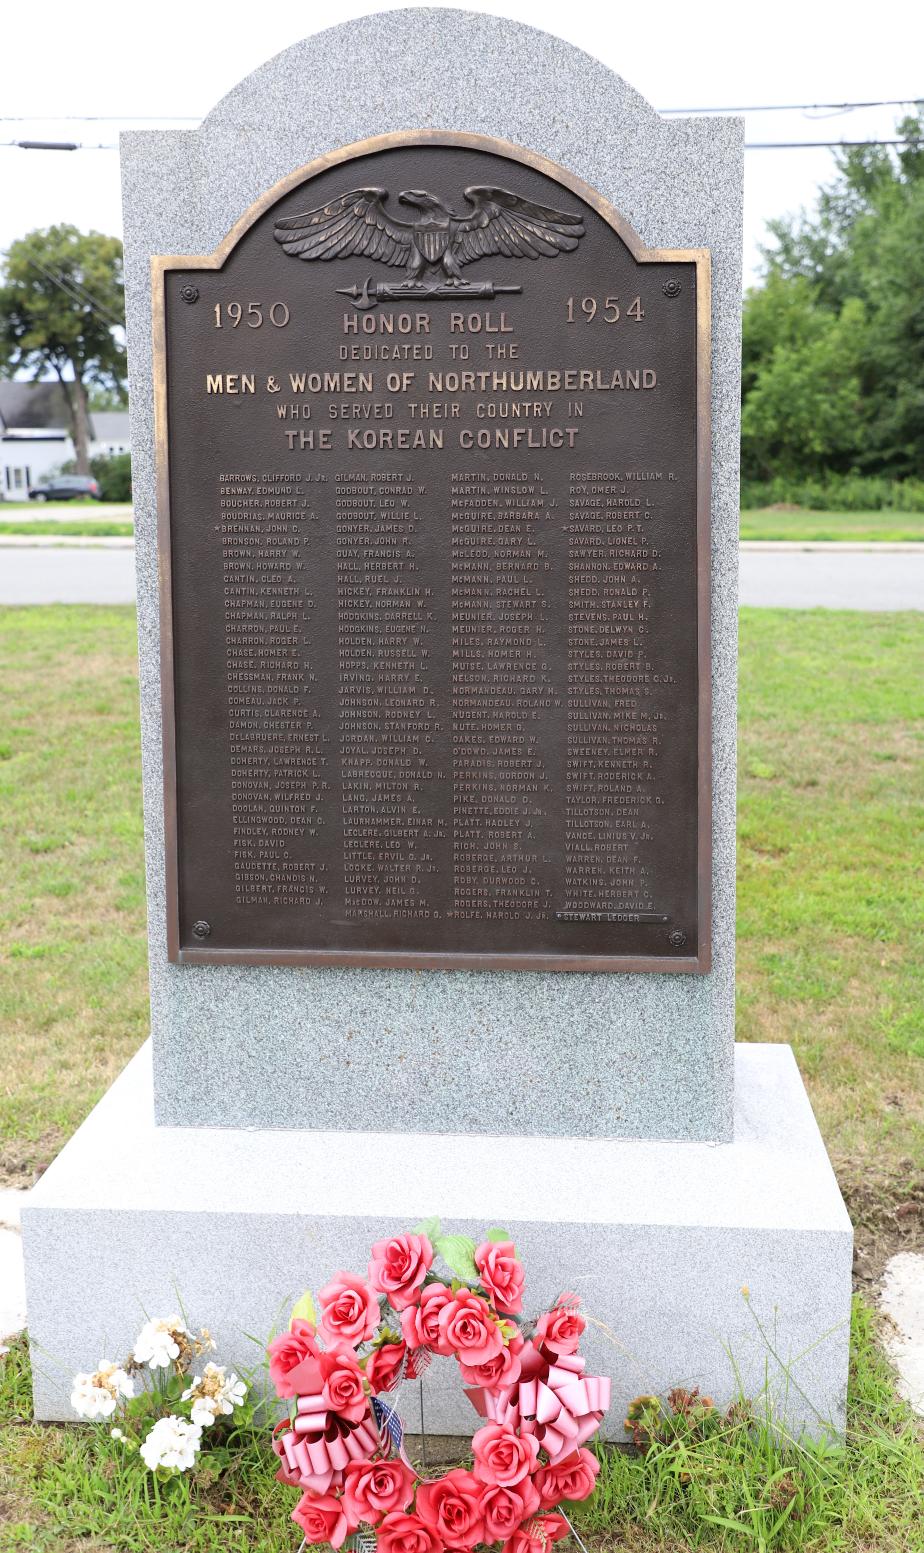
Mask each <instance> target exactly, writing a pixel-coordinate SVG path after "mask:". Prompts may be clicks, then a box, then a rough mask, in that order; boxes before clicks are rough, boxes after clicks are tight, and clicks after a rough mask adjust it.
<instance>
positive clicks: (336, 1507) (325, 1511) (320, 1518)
mask: <svg viewBox="0 0 924 1553" xmlns="http://www.w3.org/2000/svg"><path fill="white" fill-rule="evenodd" d="M292 1519H293V1521H295V1522H296V1524H297V1525H299V1526H300V1527H301V1529H302V1531H303V1532H304V1534H305V1541H306V1542H329V1543H330V1545H331V1547H332V1548H339V1547H340V1546H341V1545H342V1544H343V1542H344V1541H345V1540H346V1538H347V1537H348V1536H349V1535H350V1533H351V1532H353V1531H355V1530H356V1527H357V1525H358V1524H359V1523H358V1521H354V1522H353V1524H352V1525H351V1524H350V1522H349V1520H348V1519H347V1516H346V1515H345V1514H344V1504H343V1501H342V1499H335V1498H334V1496H333V1494H312V1493H305V1494H302V1497H301V1499H300V1500H299V1501H298V1504H297V1505H296V1506H295V1509H294V1510H293V1511H292Z"/></svg>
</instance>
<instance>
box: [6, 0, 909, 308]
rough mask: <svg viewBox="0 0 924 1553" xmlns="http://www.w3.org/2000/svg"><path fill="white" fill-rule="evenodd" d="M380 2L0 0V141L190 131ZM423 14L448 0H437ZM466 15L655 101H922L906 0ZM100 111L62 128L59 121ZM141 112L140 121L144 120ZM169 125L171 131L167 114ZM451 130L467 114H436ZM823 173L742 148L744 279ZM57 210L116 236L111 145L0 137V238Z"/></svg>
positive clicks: (879, 130)
mask: <svg viewBox="0 0 924 1553" xmlns="http://www.w3.org/2000/svg"><path fill="white" fill-rule="evenodd" d="M398 8H400V7H397V6H392V5H389V4H387V3H384V4H378V5H374V4H372V5H370V4H366V5H363V4H358V5H357V4H350V3H348V0H308V3H305V0H301V3H296V0H273V3H272V4H271V5H264V4H260V3H256V0H250V3H249V4H246V5H244V4H240V3H239V4H237V5H234V6H232V4H230V3H228V0H222V3H220V4H219V3H215V0H200V3H199V4H198V5H192V4H190V3H189V0H157V3H156V4H151V3H148V4H146V5H143V6H142V5H138V4H137V3H135V4H133V3H132V0H119V3H112V0H94V3H93V4H92V5H90V6H76V5H74V4H73V0H43V3H42V4H41V5H35V4H34V5H25V4H15V5H14V4H13V0H4V3H3V5H2V19H0V38H2V45H3V56H4V63H3V68H2V70H0V141H7V140H21V139H52V140H56V139H67V140H78V141H82V142H84V143H87V144H91V145H96V144H98V143H99V142H105V143H107V144H109V145H111V144H113V143H114V142H115V141H116V140H117V135H118V129H119V124H118V123H115V122H105V120H106V119H112V118H119V117H122V118H123V119H124V120H125V122H126V125H127V124H128V123H129V120H131V121H132V122H133V123H134V124H135V127H140V124H141V118H142V116H145V123H146V124H150V126H151V127H157V124H158V122H159V121H160V120H162V119H167V118H173V117H181V118H188V119H189V121H190V127H192V125H193V124H194V123H196V122H197V121H198V120H199V119H200V118H201V117H203V116H204V115H205V114H206V113H207V112H208V110H209V109H210V108H211V107H212V106H213V104H214V103H215V102H217V101H218V99H219V98H220V97H222V96H223V95H224V94H225V92H227V91H228V90H229V89H230V88H231V87H232V86H233V85H234V84H235V82H236V81H238V80H239V79H240V78H241V77H242V76H244V75H247V74H249V72H250V71H251V70H253V69H255V68H256V67H257V66H258V65H260V64H262V63H263V61H264V60H266V59H269V58H270V57H271V56H272V55H273V54H276V53H278V52H279V51H280V50H281V49H284V48H286V47H287V46H288V45H289V44H291V43H294V42H296V41H297V40H298V39H299V38H300V37H304V36H306V35H307V34H310V33H312V32H318V31H321V30H322V29H323V28H325V27H329V26H333V25H335V24H336V23H337V22H342V21H347V20H349V19H350V18H351V17H354V16H362V15H365V14H368V13H369V12H370V11H375V10H379V11H382V10H391V9H398ZM436 8H437V9H445V8H446V7H445V6H443V5H442V4H440V3H439V0H438V3H437V6H436ZM468 8H469V9H471V10H478V11H486V12H489V13H492V14H494V15H502V16H509V17H512V18H514V19H516V20H517V21H523V22H529V23H530V24H531V25H533V26H536V27H541V28H544V29H545V30H546V31H548V32H554V33H557V34H558V35H559V36H560V37H563V38H566V39H568V41H569V42H571V43H574V44H577V45H578V46H579V47H580V48H583V49H585V50H586V51H587V52H588V53H591V54H595V55H596V56H597V58H599V59H601V60H603V61H604V63H605V64H607V65H609V66H610V68H611V69H613V70H615V71H616V72H617V73H618V74H619V75H622V76H624V77H625V79H626V80H627V81H629V82H630V83H631V84H632V85H633V86H634V87H636V88H637V89H638V90H639V91H640V92H641V93H642V94H643V96H645V97H647V98H648V100H649V102H651V103H652V104H653V105H654V106H655V107H656V108H659V109H667V108H700V109H702V108H710V109H714V108H724V107H742V106H751V105H754V106H760V105H766V104H771V103H784V104H790V103H797V104H801V103H827V102H830V103H841V102H855V101H864V102H865V101H870V100H874V99H884V98H914V97H915V96H916V95H917V96H919V97H920V96H924V5H922V4H921V3H920V0H883V3H880V4H879V5H872V4H870V0H862V3H857V0H839V3H837V4H833V3H831V0H801V3H798V0H773V3H770V4H761V5H758V4H756V3H754V0H698V3H697V4H691V3H690V0H656V3H652V0H633V4H631V5H628V4H624V3H607V0H596V3H589V0H569V3H568V4H563V3H562V0H558V3H556V4H551V3H549V0H530V3H522V0H503V3H499V4H498V3H486V4H478V3H472V4H471V5H470V6H469V7H468ZM903 111H904V110H903V109H902V108H901V107H882V108H870V109H864V110H857V111H853V112H850V113H838V114H831V113H828V114H825V115H822V114H821V113H805V112H802V111H794V112H786V113H778V112H777V113H756V112H755V113H748V114H747V115H746V127H747V133H746V138H747V140H749V141H754V142H762V141H768V140H769V141H779V140H787V141H803V140H815V139H818V140H839V139H866V138H868V137H883V136H889V135H892V134H894V133H895V124H896V121H897V119H898V117H899V116H900V115H901V113H902V112H903ZM90 115H95V116H98V117H97V120H96V121H95V122H93V121H89V122H75V121H74V120H73V119H72V118H71V116H90ZM148 116H149V117H148ZM174 127H182V125H175V126H174ZM447 127H450V128H458V129H464V128H465V127H466V126H465V125H453V126H447ZM834 172H835V167H834V161H833V155H832V153H831V152H830V151H827V150H807V151H806V150H788V151H773V150H756V149H755V150H751V151H748V152H747V154H746V158H745V279H746V282H747V281H751V282H753V281H754V280H755V279H756V278H757V277H758V274H759V266H760V253H759V245H760V243H761V242H762V241H764V240H765V237H766V231H765V229H766V223H767V221H768V220H769V219H771V218H773V217H777V216H783V215H786V214H788V213H793V212H795V211H797V210H798V209H799V208H800V207H811V205H812V203H813V201H814V199H815V196H816V193H817V189H818V186H819V184H821V183H825V182H827V181H829V180H830V179H831V177H832V176H833V174H834ZM62 221H66V222H71V223H73V224H74V225H75V226H78V227H81V228H83V229H85V230H86V229H90V228H93V229H95V230H97V231H103V232H109V233H116V234H119V235H120V234H121V211H120V200H119V177H118V152H117V151H115V150H85V151H74V152H50V151H23V150H20V149H18V148H15V147H6V146H0V250H3V249H5V248H6V247H7V246H8V244H9V243H10V242H11V241H12V240H13V239H14V238H16V237H19V236H21V235H22V234H23V233H25V232H27V231H31V230H32V229H33V228H35V227H43V226H50V225H51V224H53V223H55V222H62Z"/></svg>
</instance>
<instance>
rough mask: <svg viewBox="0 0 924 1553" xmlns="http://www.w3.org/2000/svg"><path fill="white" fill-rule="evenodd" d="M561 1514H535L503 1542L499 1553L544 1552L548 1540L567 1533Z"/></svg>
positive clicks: (566, 1525)
mask: <svg viewBox="0 0 924 1553" xmlns="http://www.w3.org/2000/svg"><path fill="white" fill-rule="evenodd" d="M568 1530H569V1527H568V1522H567V1521H566V1520H565V1518H564V1516H563V1515H537V1516H534V1517H533V1519H532V1520H531V1521H528V1522H527V1524H526V1525H525V1526H521V1527H520V1530H519V1531H515V1532H514V1534H513V1536H512V1537H510V1538H508V1540H507V1541H506V1542H505V1543H504V1546H503V1548H502V1550H501V1553H546V1550H547V1548H548V1545H549V1543H550V1542H558V1541H559V1539H560V1538H561V1537H567V1535H568Z"/></svg>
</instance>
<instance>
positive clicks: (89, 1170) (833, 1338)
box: [22, 1046, 852, 1439]
mask: <svg viewBox="0 0 924 1553" xmlns="http://www.w3.org/2000/svg"><path fill="white" fill-rule="evenodd" d="M298 1081H299V1080H298V1078H297V1076H295V1075H293V1082H298ZM305 1082H306V1083H310V1076H309V1077H306V1079H305ZM735 1096H736V1101H735V1133H734V1141H733V1142H732V1143H728V1144H717V1145H716V1144H703V1143H692V1142H676V1141H671V1142H657V1141H645V1142H642V1141H634V1140H625V1139H619V1140H609V1139H576V1138H537V1137H509V1138H496V1137H484V1136H449V1135H434V1134H433V1133H419V1134H408V1135H405V1136H400V1135H396V1134H393V1133H372V1132H355V1133H344V1132H304V1131H262V1130H249V1131H244V1130H234V1129H224V1128H223V1129H217V1128H215V1129H210V1128H190V1127H183V1128H172V1127H155V1126H154V1123H153V1105H152V1092H151V1062H150V1052H149V1050H148V1048H145V1049H144V1050H143V1051H141V1052H140V1053H139V1054H138V1056H137V1057H136V1058H135V1059H134V1060H133V1062H132V1063H131V1064H130V1065H129V1066H128V1068H126V1070H125V1072H124V1073H123V1074H122V1075H121V1077H120V1078H119V1079H118V1080H117V1081H116V1083H115V1084H114V1085H113V1087H112V1088H111V1089H110V1091H109V1093H108V1094H107V1095H106V1096H105V1098H104V1099H103V1100H102V1101H101V1102H100V1104H99V1105H98V1106H97V1107H96V1109H95V1110H94V1111H93V1113H92V1114H91V1116H90V1117H89V1118H88V1119H87V1121H86V1122H85V1123H84V1125H83V1126H82V1127H81V1128H80V1130H79V1131H78V1132H77V1134H76V1135H75V1136H74V1137H73V1138H72V1139H71V1141H70V1143H69V1144H68V1145H67V1147H66V1148H65V1149H64V1150H63V1152H62V1153H61V1154H60V1156H59V1157H58V1159H57V1160H56V1161H55V1163H54V1164H53V1165H52V1166H51V1168H50V1169H49V1170H48V1171H47V1173H46V1174H45V1175H44V1176H43V1177H42V1179H41V1181H40V1182H39V1183H38V1185H37V1186H36V1187H35V1188H34V1190H33V1191H32V1193H31V1194H30V1198H29V1204H28V1206H27V1207H26V1208H25V1209H24V1211H23V1216H22V1220H23V1222H22V1229H23V1237H24V1242H25V1254H26V1274H27V1302H28V1312H29V1331H30V1337H31V1341H32V1357H33V1363H34V1366H35V1403H36V1413H37V1416H38V1417H39V1418H44V1419H53V1418H68V1417H70V1416H71V1413H70V1407H69V1402H68V1397H69V1392H70V1378H71V1376H72V1375H73V1374H74V1372H75V1371H77V1370H86V1369H91V1368H92V1367H93V1366H94V1365H95V1364H96V1362H97V1361H98V1360H99V1359H100V1358H101V1357H106V1358H112V1359H118V1358H121V1357H122V1356H123V1355H124V1354H125V1353H127V1351H128V1349H129V1346H130V1344H131V1342H132V1339H133V1338H134V1335H135V1333H136V1331H137V1330H138V1328H139V1327H140V1325H141V1323H142V1321H143V1319H144V1313H145V1312H147V1313H148V1314H150V1315H165V1314H169V1313H170V1312H172V1311H173V1310H175V1309H177V1308H178V1305H179V1304H180V1302H181V1301H182V1304H183V1307H184V1309H185V1311H186V1313H187V1316H188V1319H189V1322H190V1324H191V1325H193V1326H198V1325H207V1326H209V1327H210V1328H211V1329H212V1331H213V1332H214V1333H216V1334H217V1336H218V1338H219V1344H220V1353H219V1357H220V1358H221V1359H222V1360H223V1361H224V1362H229V1363H231V1364H233V1365H234V1366H235V1367H237V1368H241V1367H243V1368H245V1369H249V1368H252V1367H253V1366H254V1365H255V1364H257V1363H259V1362H260V1359H261V1355H260V1352H259V1350H258V1348H257V1347H255V1346H254V1344H253V1342H251V1341H250V1340H249V1339H248V1338H247V1336H246V1335H245V1334H247V1333H251V1334H254V1335H256V1336H258V1337H259V1338H261V1339H263V1338H265V1337H268V1336H269V1334H270V1332H271V1329H272V1328H273V1327H274V1325H275V1326H276V1327H277V1328H278V1327H279V1326H280V1325H285V1324H287V1321H288V1314H289V1310H290V1308H291V1305H292V1303H293V1301H294V1300H295V1299H296V1298H297V1297H298V1296H299V1295H300V1294H301V1293H302V1292H303V1290H304V1289H305V1288H309V1287H310V1288H313V1289H314V1290H317V1289H318V1288H319V1287H320V1286H321V1285H322V1283H323V1282H325V1281H326V1280H327V1278H328V1277H329V1276H330V1275H331V1274H332V1273H334V1272H336V1271H337V1270H338V1269H340V1268H350V1269H353V1270H355V1271H364V1269H365V1264H366V1259H367V1255H368V1249H369V1246H370V1244H371V1242H372V1241H373V1240H374V1239H378V1238H379V1237H380V1236H382V1235H383V1234H387V1233H388V1232H389V1231H397V1230H400V1229H403V1228H408V1227H410V1226H412V1225H413V1224H414V1223H415V1222H416V1221H417V1220H419V1219H420V1218H422V1217H425V1216H428V1215H431V1214H440V1215H441V1216H442V1218H443V1221H444V1223H445V1224H446V1225H447V1226H451V1227H452V1228H453V1229H458V1230H460V1231H463V1232H467V1233H474V1234H477V1233H478V1232H479V1231H481V1230H483V1229H486V1228H488V1227H489V1226H491V1225H494V1224H502V1225H504V1226H505V1227H507V1228H509V1230H510V1232H511V1234H512V1235H513V1237H514V1238H515V1240H516V1243H517V1246H518V1249H519V1252H520V1255H521V1256H522V1258H523V1260H524V1262H525V1264H526V1269H527V1297H526V1308H527V1309H528V1310H530V1311H533V1310H537V1311H538V1310H539V1309H541V1308H542V1307H543V1305H544V1304H547V1303H548V1302H550V1301H551V1300H552V1299H553V1298H554V1297H555V1295H557V1294H558V1293H559V1292H560V1291H561V1290H562V1289H563V1288H568V1289H575V1290H577V1291H578V1292H579V1293H580V1295H581V1297H582V1300H583V1303H584V1309H585V1311H586V1312H587V1314H588V1315H589V1317H590V1318H591V1320H592V1325H591V1326H590V1328H589V1331H588V1334H587V1339H586V1343H585V1346H586V1350H587V1353H588V1357H589V1361H590V1367H591V1368H592V1369H593V1370H595V1371H597V1372H598V1373H599V1372H601V1371H602V1372H606V1373H608V1374H610V1375H612V1377H613V1380H614V1388H613V1393H614V1394H613V1409H612V1412H611V1414H610V1416H609V1419H608V1431H607V1432H608V1434H609V1437H610V1438H617V1439H618V1438H622V1420H623V1417H624V1416H625V1408H626V1404H627V1403H628V1402H629V1400H630V1399H631V1398H632V1397H634V1396H636V1395H638V1394H639V1393H640V1392H655V1393H660V1394H664V1393H666V1392H667V1391H668V1390H670V1388H671V1387H672V1386H676V1385H684V1386H700V1387H701V1388H702V1390H703V1391H704V1392H708V1393H709V1394H711V1395H712V1396H713V1397H714V1398H715V1400H716V1401H717V1402H718V1403H720V1404H724V1403H727V1402H728V1401H729V1400H731V1399H732V1398H733V1397H734V1396H735V1395H736V1394H738V1391H739V1385H740V1388H741V1389H742V1390H743V1392H744V1393H745V1394H746V1395H748V1396H750V1397H752V1398H755V1399H758V1398H761V1397H763V1396H765V1395H767V1394H769V1395H770V1396H772V1399H773V1401H774V1405H775V1406H776V1407H777V1408H778V1409H780V1411H781V1412H782V1413H784V1414H785V1416H786V1418H787V1421H788V1424H789V1426H790V1427H791V1428H793V1429H795V1430H796V1431H798V1430H800V1429H803V1428H804V1429H806V1430H808V1431H810V1432H811V1433H812V1434H815V1435H818V1434H821V1433H823V1432H829V1431H833V1432H839V1431H840V1430H842V1429H843V1425H844V1405H845V1388H846V1376H847V1342H848V1322H849V1310H850V1272H851V1254H852V1233H851V1228H850V1222H849V1220H848V1217H847V1213H846V1210H845V1208H844V1204H843V1202H842V1200H841V1196H840V1192H839V1191H838V1187H837V1183H836V1181H835V1179H834V1175H833V1173H832V1171H831V1167H830V1165H829V1163H828V1159H827V1156H826V1154H825V1150H824V1146H823V1144H822V1141H821V1137H820V1135H819V1132H818V1128H817V1126H816V1124H815V1121H814V1118H813V1116H812V1112H811V1108H810V1106H809V1102H808V1098H807V1096H806V1093H805V1090H804V1088H803V1086H802V1082H801V1079H800V1077H799V1073H798V1070H797V1068H796V1065H795V1062H794V1060H793V1056H792V1053H791V1051H790V1049H789V1048H788V1047H783V1046H739V1047H738V1048H737V1049H736V1071H735ZM359 1121H361V1118H360V1117H357V1122H359ZM426 1386H427V1398H426V1406H427V1423H428V1428H430V1429H432V1430H434V1431H436V1432H443V1433H469V1432H470V1431H471V1429H472V1427H473V1423H474V1415H473V1414H472V1413H471V1411H470V1409H469V1406H468V1403H467V1401H466V1400H465V1398H464V1396H463V1394H462V1392H461V1389H460V1387H459V1385H458V1380H457V1372H456V1367H455V1365H454V1363H453V1362H451V1361H448V1360H446V1361H439V1362H437V1363H435V1364H434V1365H433V1366H432V1367H431V1370H430V1372H429V1374H428V1377H427V1381H426ZM407 1390H408V1398H407V1400H408V1407H407V1409H406V1412H407V1421H408V1425H409V1426H410V1427H413V1425H414V1412H413V1406H412V1405H411V1404H412V1398H413V1393H414V1390H415V1388H407ZM402 1407H404V1399H402Z"/></svg>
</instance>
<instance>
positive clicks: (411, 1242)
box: [369, 1235, 433, 1310]
mask: <svg viewBox="0 0 924 1553" xmlns="http://www.w3.org/2000/svg"><path fill="white" fill-rule="evenodd" d="M432 1263H433V1247H432V1246H431V1244H430V1242H429V1240H428V1239H427V1237H426V1235H396V1236H395V1237H394V1239H393V1240H377V1241H376V1243H375V1245H374V1246H373V1247H372V1261H371V1262H370V1263H369V1282H370V1283H371V1284H372V1287H373V1289H374V1290H375V1292H376V1293H377V1294H384V1295H386V1296H387V1298H388V1303H389V1305H392V1306H393V1307H394V1309H395V1310H405V1309H406V1308H407V1306H408V1305H415V1304H416V1303H417V1299H418V1295H417V1292H416V1291H417V1289H418V1288H419V1287H420V1285H421V1284H422V1283H423V1281H424V1279H425V1278H426V1276H427V1273H428V1272H429V1270H430V1267H431V1265H432Z"/></svg>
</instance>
